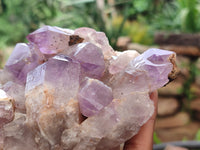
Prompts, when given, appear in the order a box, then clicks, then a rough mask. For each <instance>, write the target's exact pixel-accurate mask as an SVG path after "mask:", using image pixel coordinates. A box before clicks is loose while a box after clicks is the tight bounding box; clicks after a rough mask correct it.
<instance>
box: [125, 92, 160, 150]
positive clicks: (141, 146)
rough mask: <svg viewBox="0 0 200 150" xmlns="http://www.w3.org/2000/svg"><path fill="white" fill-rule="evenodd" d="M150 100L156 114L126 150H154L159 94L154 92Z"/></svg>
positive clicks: (126, 144) (129, 142)
mask: <svg viewBox="0 0 200 150" xmlns="http://www.w3.org/2000/svg"><path fill="white" fill-rule="evenodd" d="M150 98H151V100H152V101H153V102H154V106H155V111H154V114H153V116H152V117H151V118H150V119H149V121H147V123H146V124H144V125H143V126H142V127H141V129H140V131H139V133H138V134H137V135H135V136H134V137H133V138H131V139H130V140H128V141H127V142H126V143H125V145H124V150H152V147H153V132H154V124H155V119H156V115H157V103H158V92H157V91H154V92H152V93H151V94H150Z"/></svg>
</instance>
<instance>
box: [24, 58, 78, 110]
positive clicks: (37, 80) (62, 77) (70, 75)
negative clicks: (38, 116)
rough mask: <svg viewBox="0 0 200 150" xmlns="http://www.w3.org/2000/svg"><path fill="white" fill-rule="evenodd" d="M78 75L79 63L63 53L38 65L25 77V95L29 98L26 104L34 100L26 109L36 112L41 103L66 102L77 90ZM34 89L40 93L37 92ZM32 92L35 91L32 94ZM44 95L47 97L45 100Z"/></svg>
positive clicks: (61, 103)
mask: <svg viewBox="0 0 200 150" xmlns="http://www.w3.org/2000/svg"><path fill="white" fill-rule="evenodd" d="M79 75H80V64H79V63H78V62H76V61H74V60H72V59H71V58H69V57H66V56H64V55H58V56H55V57H53V58H52V59H50V60H49V61H47V62H46V63H44V64H42V65H40V66H38V67H37V68H36V69H35V70H33V71H32V72H30V73H29V74H28V77H27V84H26V95H27V96H28V98H30V99H27V100H26V105H32V104H33V103H32V101H34V105H33V106H30V107H28V108H29V110H28V111H31V112H33V113H36V112H38V111H39V110H40V108H41V107H42V106H43V105H54V106H62V105H65V104H67V103H68V101H69V100H70V99H73V98H75V96H76V93H77V92H78V88H79ZM36 91H41V92H42V93H39V92H38V94H37V92H36ZM32 92H35V95H34V96H32ZM40 94H41V95H40ZM43 96H44V97H43ZM34 97H35V98H34ZM45 97H48V98H47V99H46V100H45ZM43 99H44V100H43ZM42 100H43V102H42ZM26 107H27V106H26Z"/></svg>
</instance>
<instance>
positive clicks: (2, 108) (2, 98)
mask: <svg viewBox="0 0 200 150" xmlns="http://www.w3.org/2000/svg"><path fill="white" fill-rule="evenodd" d="M13 119H14V100H13V99H12V98H11V97H9V96H8V95H7V94H6V92H5V91H3V90H1V89H0V128H2V127H3V125H4V124H6V123H9V122H11V121H12V120H13Z"/></svg>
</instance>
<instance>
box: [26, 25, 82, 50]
mask: <svg viewBox="0 0 200 150" xmlns="http://www.w3.org/2000/svg"><path fill="white" fill-rule="evenodd" d="M73 33H74V31H73V30H64V29H63V30H62V29H60V28H58V27H51V26H44V27H42V28H40V29H38V30H36V31H34V32H32V33H30V34H29V35H28V36H27V39H28V41H29V42H30V43H34V44H35V45H37V47H38V48H39V49H40V51H41V52H42V53H43V54H58V53H59V52H62V51H64V50H65V49H67V48H68V47H69V46H70V45H73V44H76V43H80V42H82V40H83V39H81V38H80V37H79V36H78V35H74V34H73Z"/></svg>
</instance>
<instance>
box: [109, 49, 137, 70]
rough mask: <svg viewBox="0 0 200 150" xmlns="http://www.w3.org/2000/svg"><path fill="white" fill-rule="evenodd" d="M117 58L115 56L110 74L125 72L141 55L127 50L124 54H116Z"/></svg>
mask: <svg viewBox="0 0 200 150" xmlns="http://www.w3.org/2000/svg"><path fill="white" fill-rule="evenodd" d="M116 55H117V56H113V59H112V60H111V63H110V66H109V72H110V73H111V74H116V73H119V72H121V71H123V70H124V69H125V68H126V66H127V65H128V64H129V62H130V61H131V60H133V59H134V58H135V57H137V56H138V55H139V53H138V52H137V51H135V50H126V51H124V52H116Z"/></svg>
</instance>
